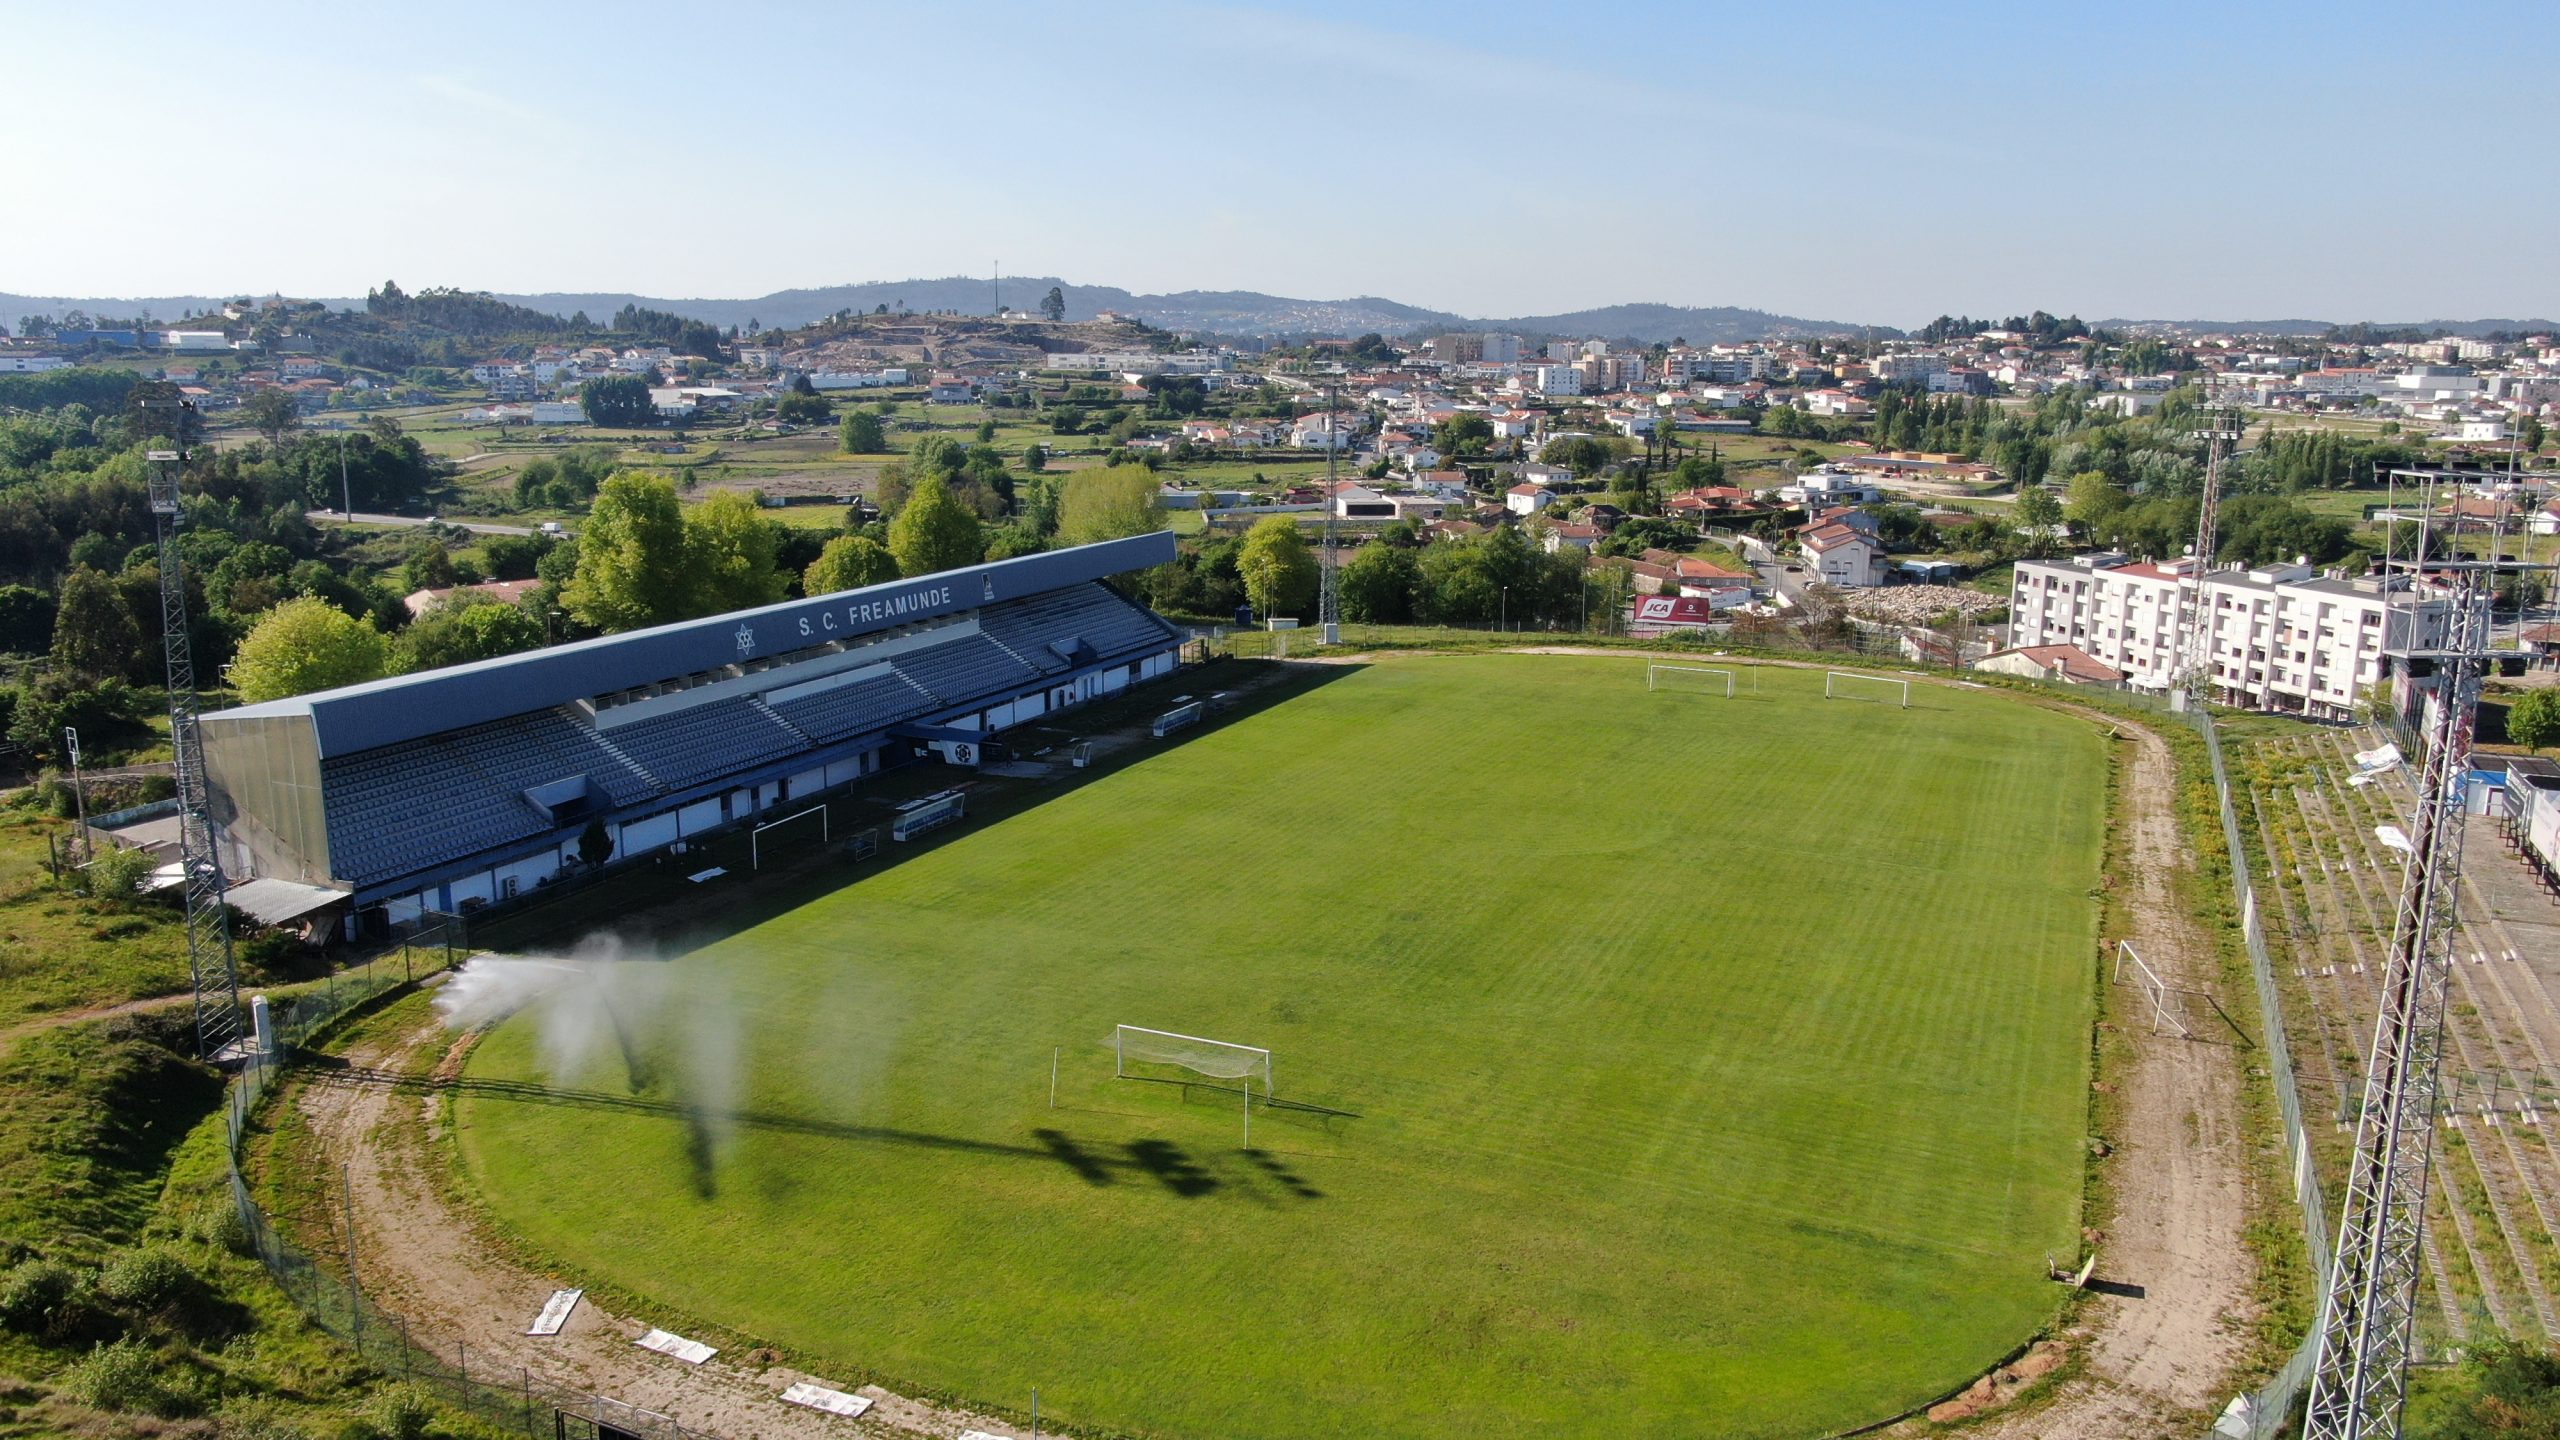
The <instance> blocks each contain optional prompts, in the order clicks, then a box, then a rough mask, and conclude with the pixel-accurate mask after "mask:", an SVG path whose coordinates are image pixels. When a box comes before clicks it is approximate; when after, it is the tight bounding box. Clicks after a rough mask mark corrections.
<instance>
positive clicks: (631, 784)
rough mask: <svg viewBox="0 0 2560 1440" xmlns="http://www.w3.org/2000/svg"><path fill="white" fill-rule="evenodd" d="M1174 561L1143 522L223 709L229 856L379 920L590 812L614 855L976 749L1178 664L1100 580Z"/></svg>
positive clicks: (407, 910)
mask: <svg viewBox="0 0 2560 1440" xmlns="http://www.w3.org/2000/svg"><path fill="white" fill-rule="evenodd" d="M1173 558H1174V540H1173V536H1172V534H1171V533H1170V532H1165V533H1159V534H1154V535H1142V536H1137V537H1133V538H1130V539H1125V540H1111V541H1105V542H1103V543H1101V544H1098V545H1083V546H1077V547H1075V548H1072V549H1067V550H1057V551H1051V552H1048V553H1045V554H1040V555H1026V556H1023V557H1021V558H1018V559H1013V560H1000V561H996V562H993V563H990V564H985V565H974V566H969V567H967V568H964V569H959V570H951V571H946V572H943V573H941V574H937V575H927V576H920V577H917V578H915V579H909V580H898V581H893V582H891V583H889V584H886V585H874V586H869V587H866V588H864V589H860V590H848V591H842V592H839V593H836V594H831V595H821V596H815V597H812V598H809V599H805V600H793V601H787V602H785V603H783V604H779V605H768V606H763V607H760V608H757V609H753V610H742V611H734V612H731V613H729V614H725V615H715V616H711V617H708V618H706V619H701V620H687V621H683V622H680V623H677V624H673V625H661V626H656V627H654V628H651V629H647V630H635V631H631V632H628V633H625V634H621V635H609V636H605V637H602V638H600V639H595V640H584V641H578V642H575V643H572V644H567V645H559V646H554V647H552V648H550V649H546V650H536V651H532V652H529V653H526V654H520V655H508V656H503V657H500V658H498V659H494V660H484V661H479V662H476V663H473V664H468V665H456V666H452V667H450V668H447V669H442V670H431V671H427V672H424V673H421V674H416V675H401V676H394V677H392V678H389V679H385V680H376V681H371V682H368V683H366V684H362V685H351V686H347V687H344V688H341V689H336V690H325V691H320V692H317V693H314V694H310V695H299V696H295V697H293V698H292V699H288V700H276V701H270V702H267V703H265V704H259V705H244V706H239V707H237V708H234V709H229V710H221V711H215V712H213V713H210V714H207V715H205V716H204V717H203V721H202V724H203V736H204V751H205V774H206V780H207V789H208V792H209V799H210V809H211V818H212V821H213V826H214V829H215V832H216V835H217V843H218V844H219V845H220V847H221V853H222V857H223V863H224V866H225V870H226V873H227V875H228V877H229V879H230V880H231V881H232V882H233V883H234V885H235V886H239V885H241V884H242V882H245V881H249V880H251V879H253V878H254V879H255V880H257V881H260V882H264V884H263V887H262V888H263V891H264V892H265V893H266V894H268V895H272V894H274V893H276V892H278V891H284V892H288V893H290V894H293V895H295V896H298V897H300V900H299V903H298V904H286V905H283V906H281V907H278V908H279V909H280V910H284V911H295V912H297V913H301V914H313V913H320V912H323V911H327V910H330V909H331V907H333V906H335V905H339V904H343V905H344V907H345V910H344V921H345V924H346V926H347V927H348V929H349V931H350V933H354V932H355V931H358V930H365V931H372V930H378V929H381V928H383V927H387V926H399V925H405V924H409V923H412V922H414V921H416V920H417V919H418V918H419V917H420V916H421V915H422V914H426V913H429V912H453V911H462V910H470V909H475V908H477V907H479V906H481V905H484V904H490V903H495V902H499V901H504V900H508V899H512V898H514V897H516V896H518V895H522V894H525V893H528V892H530V891H532V890H534V889H535V888H537V887H539V886H543V885H546V884H549V883H551V882H553V881H554V880H556V879H558V878H559V877H561V876H562V875H564V874H567V873H573V872H575V871H578V870H581V869H584V868H587V867H586V865H585V863H584V861H583V860H582V859H581V857H580V845H581V841H582V839H584V838H586V837H588V836H589V834H590V832H591V831H592V830H593V829H594V828H596V827H599V826H600V827H601V828H602V831H603V833H604V835H605V836H606V837H607V838H609V839H610V840H611V842H612V853H611V857H610V859H609V860H608V861H607V862H605V863H608V864H611V863H615V862H620V861H624V860H628V859H635V858H638V857H640V856H643V855H647V854H650V853H653V852H658V851H662V850H665V849H667V848H668V847H670V846H674V845H677V844H679V843H680V842H682V841H684V840H685V839H686V838H687V837H689V836H696V835H701V834H704V833H706V832H708V831H712V830H716V829H720V828H723V827H726V826H730V825H735V824H739V823H741V822H743V821H746V820H749V819H751V818H753V817H756V816H761V815H767V814H769V813H775V812H777V807H783V806H794V805H801V804H805V803H806V802H807V801H809V800H810V799H811V797H813V796H817V795H820V794H822V793H825V792H829V791H834V790H838V789H841V788H843V787H845V786H848V785H852V784H855V783H857V782H859V781H860V780H862V779H863V778H864V777H866V776H870V775H874V774H877V773H879V772H880V771H881V770H882V769H884V768H888V767H890V766H894V765H897V764H901V763H905V762H906V761H909V760H911V759H916V758H922V757H928V756H933V755H938V756H939V757H940V758H941V759H943V760H945V761H949V762H954V763H962V764H974V763H976V762H977V761H978V760H980V759H981V758H982V757H983V755H984V753H985V744H984V741H983V740H980V739H978V738H977V737H982V736H992V735H994V734H997V733H999V732H1001V731H1004V730H1006V729H1009V728H1011V727H1013V726H1017V725H1021V724H1024V723H1026V722H1028V721H1031V720H1034V719H1036V718H1038V717H1039V716H1042V715H1045V714H1048V713H1051V712H1053V711H1056V710H1060V709H1064V708H1067V707H1071V706H1074V705H1078V704H1081V703H1083V702H1085V701H1088V700H1092V699H1095V698H1097V697H1100V696H1103V695H1107V694H1110V693H1112V692H1114V691H1117V690H1120V689H1122V688H1125V687H1126V686H1128V685H1131V684H1133V683H1136V682H1138V681H1141V680H1146V679H1151V678H1153V677H1155V676H1158V675H1162V674H1166V673H1168V672H1170V671H1171V670H1172V669H1173V668H1174V667H1175V665H1176V663H1177V661H1178V658H1179V654H1180V650H1181V646H1182V636H1181V634H1180V633H1179V632H1177V631H1176V630H1174V629H1173V628H1172V627H1171V626H1169V625H1167V624H1166V623H1165V622H1164V621H1162V620H1160V619H1158V618H1157V617H1156V616H1155V615H1153V614H1152V613H1150V612H1148V611H1147V610H1145V609H1144V608H1142V607H1140V606H1138V605H1136V604H1134V603H1132V602H1130V601H1128V600H1125V599H1123V598H1121V597H1120V596H1119V595H1118V594H1117V593H1115V592H1114V591H1112V590H1111V589H1110V588H1109V587H1108V586H1105V585H1103V584H1102V583H1101V582H1102V580H1103V579H1104V578H1106V577H1108V576H1112V575H1117V574H1123V573H1126V572H1129V571H1133V570H1139V569H1143V568H1146V567H1148V566H1152V565H1160V564H1163V563H1165V562H1167V561H1170V560H1172V559H1173ZM235 893H237V892H236V891H235ZM267 918H273V917H272V916H270V917H267Z"/></svg>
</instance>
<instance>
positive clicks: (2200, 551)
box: [2171, 410, 2240, 707]
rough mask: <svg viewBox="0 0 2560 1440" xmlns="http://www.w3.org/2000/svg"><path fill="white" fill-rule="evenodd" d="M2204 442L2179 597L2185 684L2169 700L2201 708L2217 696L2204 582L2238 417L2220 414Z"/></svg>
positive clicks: (2237, 435)
mask: <svg viewBox="0 0 2560 1440" xmlns="http://www.w3.org/2000/svg"><path fill="white" fill-rule="evenodd" d="M2200 433H2202V434H2203V436H2204V439H2205V456H2204V495H2203V497H2202V500H2201V503H2199V504H2198V505H2197V506H2196V543H2195V546H2194V548H2193V549H2191V550H2189V551H2188V552H2187V553H2188V563H2187V573H2186V574H2185V575H2184V576H2183V577H2181V578H2180V580H2179V583H2178V592H2179V593H2180V594H2181V595H2184V596H2185V597H2186V601H2187V608H2186V614H2185V620H2186V623H2185V625H2184V626H2183V627H2181V630H2180V633H2179V636H2178V651H2179V653H2178V668H2179V670H2180V671H2181V672H2182V674H2181V676H2180V678H2181V679H2182V680H2183V681H2184V682H2185V683H2184V684H2182V685H2179V686H2178V687H2176V689H2175V691H2174V692H2173V694H2172V696H2171V698H2172V699H2173V700H2176V701H2180V702H2183V703H2185V704H2189V705H2195V706H2199V707H2200V706H2202V705H2203V704H2204V703H2205V702H2206V701H2207V700H2209V699H2211V698H2212V696H2213V616H2212V614H2211V613H2210V612H2209V611H2208V610H2207V609H2206V608H2205V592H2204V577H2205V573H2206V572H2207V571H2210V570H2211V569H2213V547H2214V529H2215V527H2216V525H2217V523H2218V521H2219V514H2220V511H2221V508H2222V467H2223V466H2224V464H2226V463H2227V462H2228V461H2229V460H2230V458H2231V450H2232V447H2233V446H2235V445H2237V444H2239V443H2240V416H2239V413H2238V412H2236V411H2231V410H2217V411H2215V412H2214V414H2213V418H2212V419H2211V420H2209V421H2207V422H2206V426H2205V429H2204V430H2203V431H2202V432H2200Z"/></svg>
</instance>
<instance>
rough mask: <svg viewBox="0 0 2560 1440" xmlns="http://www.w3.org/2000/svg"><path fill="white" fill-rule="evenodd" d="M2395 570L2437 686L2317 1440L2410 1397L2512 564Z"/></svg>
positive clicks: (2387, 1432) (2334, 1270)
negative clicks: (2465, 852)
mask: <svg viewBox="0 0 2560 1440" xmlns="http://www.w3.org/2000/svg"><path fill="white" fill-rule="evenodd" d="M2413 478H2415V479H2417V480H2418V481H2419V483H2420V486H2421V493H2422V494H2427V496H2428V499H2429V501H2430V502H2432V500H2433V495H2432V493H2430V492H2431V490H2432V482H2435V481H2439V480H2444V479H2447V478H2449V477H2446V476H2444V475H2442V474H2441V473H2434V474H2428V473H2424V472H2421V473H2419V474H2417V475H2415V476H2413ZM2388 563H2389V565H2390V569H2389V570H2388V571H2387V572H2386V581H2385V583H2394V582H2397V583H2400V584H2404V585H2405V586H2406V589H2404V590H2403V591H2401V592H2400V593H2402V594H2404V595H2406V596H2407V597H2408V600H2407V605H2406V608H2405V609H2397V607H2395V609H2396V610H2397V613H2396V614H2392V615H2388V616H2386V618H2385V621H2384V624H2385V638H2384V644H2385V646H2386V647H2387V649H2386V652H2385V653H2386V654H2387V655H2388V656H2389V657H2390V658H2391V660H2392V661H2394V662H2396V663H2397V664H2398V665H2399V666H2400V667H2401V671H2402V674H2403V675H2404V677H2406V680H2427V679H2432V680H2433V681H2434V684H2435V695H2434V700H2435V704H2434V706H2433V707H2432V711H2431V713H2430V715H2429V717H2428V724H2427V729H2426V734H2425V737H2424V739H2425V752H2426V753H2425V754H2424V755H2423V756H2422V757H2419V762H2418V769H2417V774H2416V781H2417V792H2418V794H2417V808H2416V811H2415V813H2414V814H2413V815H2412V816H2411V817H2410V824H2409V831H2410V836H2409V859H2408V865H2407V868H2406V869H2405V870H2404V871H2402V873H2401V882H2400V900H2399V905H2398V908H2397V911H2396V914H2395V916H2394V919H2393V922H2392V930H2391V948H2390V950H2389V951H2388V952H2387V954H2386V956H2385V959H2384V963H2383V975H2382V997H2381V1003H2380V1007H2379V1010H2380V1013H2379V1014H2378V1015H2377V1017H2376V1019H2375V1022H2374V1030H2373V1046H2372V1050H2371V1052H2370V1057H2369V1059H2368V1060H2367V1062H2366V1066H2365V1085H2364V1104H2363V1108H2362V1110H2361V1112H2360V1113H2359V1115H2358V1117H2357V1120H2356V1138H2355V1148H2354V1150H2353V1151H2352V1152H2351V1153H2350V1155H2349V1157H2348V1162H2347V1194H2346V1203H2345V1205H2344V1207H2343V1210H2342V1213H2341V1215H2340V1217H2339V1220H2338V1235H2337V1248H2336V1251H2335V1253H2334V1256H2333V1258H2332V1259H2331V1261H2330V1264H2329V1268H2328V1272H2327V1274H2326V1275H2325V1276H2323V1277H2322V1278H2323V1280H2324V1282H2325V1283H2324V1286H2323V1293H2322V1297H2321V1304H2320V1319H2319V1342H2318V1348H2317V1350H2316V1351H2315V1352H2314V1363H2313V1366H2312V1373H2311V1396H2310V1401H2309V1403H2308V1406H2307V1409H2306V1412H2305V1413H2306V1419H2305V1421H2304V1424H2303V1435H2304V1436H2305V1437H2306V1440H2390V1437H2394V1436H2397V1435H2398V1434H2399V1433H2400V1419H2401V1412H2402V1409H2403V1408H2404V1406H2405V1405H2406V1403H2407V1401H2408V1387H2409V1361H2410V1358H2411V1355H2412V1353H2413V1352H2414V1350H2415V1349H2416V1345H2417V1310H2418V1296H2419V1289H2418V1286H2419V1278H2420V1271H2421V1257H2422V1255H2423V1250H2422V1248H2421V1247H2422V1243H2423V1240H2424V1230H2425V1225H2426V1211H2427V1186H2428V1183H2429V1180H2430V1178H2431V1175H2430V1164H2431V1161H2432V1158H2433V1153H2432V1147H2433V1141H2434V1133H2435V1117H2436V1108H2437V1101H2438V1092H2439V1089H2440V1081H2441V1076H2440V1073H2439V1061H2440V1057H2441V1054H2442V1050H2443V1044H2444V1006H2445V989H2446V984H2447V981H2448V979H2449V978H2450V976H2451V975H2452V971H2453V944H2454V939H2455V933H2454V927H2455V915H2454V904H2455V892H2456V890H2457V888H2458V887H2459V885H2460V883H2461V878H2462V830H2463V817H2464V810H2465V806H2464V804H2463V801H2464V796H2465V791H2466V790H2467V788H2468V783H2469V779H2470V769H2471V743H2472V727H2473V722H2474V712H2475V711H2476V710H2477V708H2478V706H2479V702H2480V690H2481V685H2482V682H2483V680H2484V679H2485V678H2486V675H2487V673H2488V667H2489V662H2490V658H2491V648H2490V647H2491V643H2492V637H2493V634H2494V629H2493V626H2494V619H2493V616H2492V614H2491V609H2490V597H2491V595H2492V594H2493V593H2494V591H2495V590H2496V583H2497V575H2496V572H2497V570H2498V568H2499V566H2500V564H2501V562H2500V561H2499V560H2498V559H2497V558H2496V557H2495V556H2492V557H2491V558H2489V559H2487V560H2466V559H2460V558H2451V559H2444V560H2431V559H2429V558H2428V557H2427V554H2426V540H2425V536H2424V533H2423V531H2422V532H2421V535H2420V538H2419V541H2418V544H2417V547H2416V551H2415V555H2414V558H2412V559H2409V560H2405V561H2391V562H2388ZM2431 577H2432V578H2433V579H2434V580H2447V581H2450V588H2451V595H2450V598H2448V599H2445V600H2441V601H2431V600H2429V599H2428V598H2427V587H2428V585H2429V584H2430V583H2431ZM2435 605H2442V606H2444V607H2445V613H2444V616H2443V626H2442V630H2441V633H2440V635H2439V634H2430V633H2429V631H2430V628H2431V627H2430V626H2429V623H2428V622H2429V618H2430V617H2429V614H2428V611H2429V610H2430V608H2431V607H2432V606H2435ZM2394 619H2397V620H2400V621H2401V622H2402V628H2401V629H2400V630H2399V633H2398V634H2397V635H2394V634H2392V633H2390V630H2391V625H2392V621H2393V620H2394ZM2406 680H2404V683H2406Z"/></svg>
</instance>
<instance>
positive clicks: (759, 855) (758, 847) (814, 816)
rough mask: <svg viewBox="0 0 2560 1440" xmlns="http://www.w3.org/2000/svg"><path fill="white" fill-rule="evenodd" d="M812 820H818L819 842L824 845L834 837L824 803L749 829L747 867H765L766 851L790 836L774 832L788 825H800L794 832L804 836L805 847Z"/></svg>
mask: <svg viewBox="0 0 2560 1440" xmlns="http://www.w3.org/2000/svg"><path fill="white" fill-rule="evenodd" d="M812 820H815V821H816V822H818V823H817V825H816V829H817V832H818V843H819V844H821V845H824V844H826V843H827V841H828V840H830V839H832V838H834V837H833V836H832V835H831V834H829V831H830V830H831V829H832V828H833V826H832V824H831V822H830V821H829V820H828V819H827V807H826V806H824V805H812V806H810V807H809V808H808V809H806V810H800V811H795V812H793V813H792V814H789V815H785V816H783V817H782V818H781V819H779V820H767V821H766V822H764V823H763V824H761V825H758V826H756V827H755V828H754V829H752V830H749V831H748V832H747V868H749V869H751V870H762V869H763V868H764V852H765V851H767V850H771V849H773V848H774V847H775V846H776V845H777V844H778V843H779V842H781V841H782V840H784V839H786V838H789V837H785V836H781V835H776V834H774V833H773V832H775V831H777V830H780V829H782V828H783V827H784V826H786V825H793V824H797V825H798V826H799V827H800V829H799V830H797V831H794V832H793V834H794V835H799V836H803V837H804V838H802V840H801V844H802V845H803V846H804V847H805V846H806V844H807V840H806V839H805V833H806V832H807V831H808V830H809V829H810V828H811V827H810V825H809V822H810V821H812Z"/></svg>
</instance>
